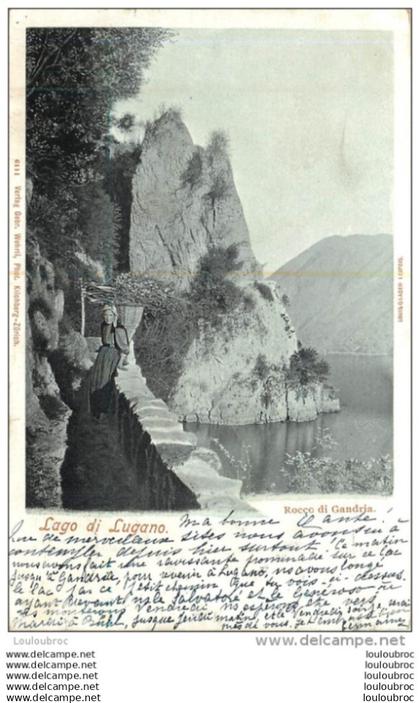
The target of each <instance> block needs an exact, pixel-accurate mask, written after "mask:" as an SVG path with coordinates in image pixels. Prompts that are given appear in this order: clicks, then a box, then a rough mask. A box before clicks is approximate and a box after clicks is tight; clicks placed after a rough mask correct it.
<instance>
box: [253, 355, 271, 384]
mask: <svg viewBox="0 0 420 703" xmlns="http://www.w3.org/2000/svg"><path fill="white" fill-rule="evenodd" d="M269 371H270V367H269V365H268V363H267V357H266V356H265V354H258V356H257V359H256V361H255V366H254V368H253V373H254V374H255V375H256V376H258V378H259V379H260V380H261V381H263V380H264V379H265V378H266V377H267V376H268V374H269Z"/></svg>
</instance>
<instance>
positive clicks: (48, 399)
mask: <svg viewBox="0 0 420 703" xmlns="http://www.w3.org/2000/svg"><path fill="white" fill-rule="evenodd" d="M27 258H28V271H27V316H26V435H27V445H26V470H27V475H26V504H27V506H28V507H53V506H56V507H60V506H61V504H62V491H61V476H60V469H61V465H62V462H63V459H64V455H65V451H66V438H67V423H68V420H69V417H70V415H71V409H70V407H69V404H71V400H68V399H70V398H71V397H73V395H74V392H75V390H76V387H77V385H78V374H82V373H83V371H85V370H86V369H87V368H88V366H89V365H90V361H89V359H88V358H86V356H87V345H86V342H85V341H84V340H83V339H82V338H81V337H80V335H79V334H77V333H73V336H72V338H71V339H70V335H66V336H64V337H61V338H60V334H59V323H60V321H61V319H62V316H63V308H64V296H63V291H62V290H61V289H59V288H56V285H55V272H54V267H53V265H52V264H51V262H49V261H48V260H47V259H46V258H45V257H43V256H42V255H41V253H40V250H39V246H38V243H37V241H36V240H35V239H31V238H28V242H27ZM70 347H71V350H72V353H73V357H72V355H71V353H70ZM75 350H77V360H76V358H74V351H75ZM53 369H54V370H53ZM64 378H65V379H66V384H64V385H63V384H62V383H61V379H64ZM57 381H58V382H57ZM59 384H60V385H59ZM66 388H67V396H66ZM63 397H65V400H66V402H64V400H63Z"/></svg>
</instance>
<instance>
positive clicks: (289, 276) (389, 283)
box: [272, 234, 393, 354]
mask: <svg viewBox="0 0 420 703" xmlns="http://www.w3.org/2000/svg"><path fill="white" fill-rule="evenodd" d="M272 279H273V280H276V281H278V284H279V286H280V288H281V289H282V291H283V292H284V293H286V294H287V296H288V297H289V299H290V308H289V311H290V315H291V317H292V318H293V321H294V324H295V326H296V330H297V334H298V337H299V339H300V340H301V341H302V343H303V344H304V345H310V346H314V347H315V348H316V349H317V350H319V351H323V352H359V353H360V352H362V353H376V354H390V353H392V339H393V330H392V316H393V304H392V299H393V255H392V237H391V236H390V235H387V234H381V235H374V236H367V235H351V236H348V237H328V238H326V239H323V240H322V241H320V242H318V243H317V244H315V245H314V246H312V247H310V248H309V249H307V250H306V251H304V252H303V253H302V254H300V255H299V256H297V257H296V258H295V259H293V260H292V261H289V263H287V264H285V265H284V266H283V267H282V268H281V269H279V270H278V271H277V272H276V273H275V274H274V275H273V276H272Z"/></svg>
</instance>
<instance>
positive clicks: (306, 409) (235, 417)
mask: <svg viewBox="0 0 420 703" xmlns="http://www.w3.org/2000/svg"><path fill="white" fill-rule="evenodd" d="M243 292H244V295H245V300H246V303H244V304H243V305H241V306H240V307H238V308H237V309H236V310H234V311H233V312H232V313H230V314H228V315H225V316H223V317H221V318H220V327H218V328H217V329H215V328H214V326H210V325H209V324H208V323H206V321H204V320H203V322H202V326H201V330H200V335H199V337H198V338H197V339H195V340H194V341H193V343H192V345H191V347H190V349H189V351H188V353H187V356H186V358H185V362H184V370H183V373H182V374H181V377H180V378H179V380H178V382H177V385H176V388H175V389H174V392H173V394H172V396H171V398H170V407H171V408H172V409H173V410H174V412H176V413H177V414H178V416H179V417H180V418H181V419H183V420H184V421H187V422H202V423H209V424H223V425H244V424H258V423H266V422H276V421H282V420H293V421H298V422H301V421H304V420H313V419H314V418H315V417H316V416H317V415H318V414H319V413H320V412H334V411H337V410H338V409H339V401H338V399H337V398H336V397H335V394H334V392H333V390H332V389H328V388H325V387H324V386H323V384H322V383H313V384H310V385H307V386H296V384H293V385H291V384H290V383H289V381H288V379H287V370H288V367H289V359H290V356H291V355H292V354H293V353H294V352H295V351H296V350H297V338H296V333H295V330H294V328H293V326H292V324H291V321H290V319H289V316H288V314H287V312H286V309H285V308H284V305H283V303H282V301H281V298H280V294H279V292H278V290H277V287H276V285H275V284H274V283H264V284H261V283H257V284H256V285H255V284H253V285H251V284H250V285H248V286H247V287H245V288H244V290H243ZM246 306H247V307H248V309H247V307H246Z"/></svg>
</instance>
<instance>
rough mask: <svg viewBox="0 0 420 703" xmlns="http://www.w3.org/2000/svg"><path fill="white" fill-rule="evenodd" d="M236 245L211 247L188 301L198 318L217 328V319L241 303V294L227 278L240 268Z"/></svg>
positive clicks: (202, 261)
mask: <svg viewBox="0 0 420 703" xmlns="http://www.w3.org/2000/svg"><path fill="white" fill-rule="evenodd" d="M237 259H238V248H237V246H236V245H234V244H232V245H231V246H229V247H227V248H225V247H220V246H219V247H212V248H211V249H209V251H208V253H207V254H205V255H204V256H203V257H202V258H201V260H200V264H199V268H198V271H197V273H196V275H195V277H194V279H193V281H192V284H191V289H190V294H189V298H190V300H191V303H192V304H193V305H194V308H195V310H196V311H197V316H198V317H203V318H205V319H206V320H208V321H210V322H212V323H213V324H215V325H217V319H216V318H217V315H218V314H226V313H228V312H231V311H232V310H234V309H235V308H236V307H237V306H238V305H239V303H240V302H241V300H242V291H241V290H240V288H238V286H236V285H235V284H234V283H232V281H230V280H228V279H227V278H226V277H227V275H228V274H229V273H232V272H233V271H237V270H239V269H240V268H241V266H242V263H241V262H238V260H237Z"/></svg>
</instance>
